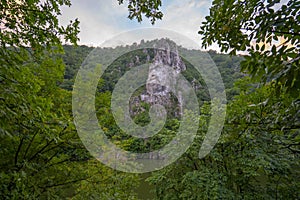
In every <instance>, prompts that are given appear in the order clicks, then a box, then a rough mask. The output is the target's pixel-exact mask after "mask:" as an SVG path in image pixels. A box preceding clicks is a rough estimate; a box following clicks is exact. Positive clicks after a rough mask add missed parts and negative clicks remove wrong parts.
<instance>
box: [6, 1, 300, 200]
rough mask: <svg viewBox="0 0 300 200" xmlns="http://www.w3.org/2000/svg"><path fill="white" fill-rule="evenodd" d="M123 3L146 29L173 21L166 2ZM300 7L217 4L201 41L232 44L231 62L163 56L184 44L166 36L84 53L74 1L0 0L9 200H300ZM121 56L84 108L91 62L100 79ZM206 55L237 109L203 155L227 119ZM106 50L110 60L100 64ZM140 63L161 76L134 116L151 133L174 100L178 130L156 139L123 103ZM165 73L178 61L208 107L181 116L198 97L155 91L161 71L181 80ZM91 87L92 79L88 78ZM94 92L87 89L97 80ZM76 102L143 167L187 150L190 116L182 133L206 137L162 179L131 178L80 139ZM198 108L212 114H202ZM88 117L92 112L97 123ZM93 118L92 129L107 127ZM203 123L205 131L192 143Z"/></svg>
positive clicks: (167, 127) (144, 90)
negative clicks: (127, 122) (118, 105)
mask: <svg viewBox="0 0 300 200" xmlns="http://www.w3.org/2000/svg"><path fill="white" fill-rule="evenodd" d="M118 2H119V3H120V4H126V5H127V6H128V12H129V18H130V19H137V20H138V21H139V22H141V21H142V20H143V18H144V17H146V18H149V19H150V20H151V23H152V24H155V21H156V20H159V19H163V13H162V12H161V11H160V8H161V5H162V2H161V0H149V1H138V0H132V1H128V2H127V1H123V0H118ZM145 2H147V3H145ZM299 5H300V4H299V1H296V0H289V1H288V2H287V3H282V2H280V1H277V0H270V1H262V0H255V1H238V0H233V1H223V0H213V1H212V6H211V8H210V13H209V16H207V17H206V18H205V20H204V22H203V23H202V25H201V27H200V31H199V34H201V35H202V39H203V41H202V45H203V47H204V48H206V49H209V47H210V46H211V45H212V44H217V45H218V46H219V47H220V50H221V52H222V53H217V52H216V51H214V50H207V51H205V52H203V51H199V50H191V49H186V48H184V47H181V46H177V47H176V49H178V51H177V50H176V51H174V52H169V51H168V50H167V48H166V49H162V50H161V49H160V50H157V49H156V48H154V46H153V45H154V44H157V43H160V42H163V43H166V41H167V42H168V43H172V45H174V44H173V43H174V42H172V41H171V40H169V39H166V38H164V39H162V38H157V39H156V40H152V41H144V40H142V41H136V43H133V44H132V45H127V46H119V47H116V48H94V47H89V46H85V45H78V44H77V42H78V40H79V38H78V34H79V21H78V20H77V19H74V20H71V21H69V23H67V24H66V25H60V23H59V16H60V15H61V14H62V13H63V12H62V10H61V7H63V6H67V7H68V6H71V2H70V1H69V0H64V1H62V0H43V1H39V0H30V1H29V0H19V1H7V0H0V156H1V157H0V199H3V200H10V199H13V200H15V199H24V200H25V199H26V200H27V199H80V200H81V199H104V200H111V199H124V200H125V199H126V200H127V199H164V200H170V199H171V200H173V199H174V200H176V199H194V200H200V199H241V200H242V199H243V200H244V199H247V200H248V199H249V200H250V199H251V200H252V199H253V200H257V199H284V200H285V199H291V200H294V199H299V197H300V154H299V153H300V135H299V134H300V87H299V86H300V84H299V83H300V79H299V70H300V64H299V62H300V56H299V55H300V53H299V49H300V46H299V40H300V33H299V32H300V31H299V30H300V28H299V24H300V23H299V21H300V20H299V19H300V18H299V16H300V11H299V10H300V6H299ZM184 25H185V24H184ZM280 38H281V39H280ZM280 41H283V42H280ZM67 44H68V45H67ZM149 46H153V48H149ZM146 47H147V48H146ZM137 49H138V50H137ZM93 51H94V54H92V55H91V54H90V53H91V52H93ZM120 52H127V53H125V54H123V55H121V56H119V57H118V59H115V60H113V62H111V63H109V64H108V67H107V68H106V70H104V71H103V76H102V77H101V78H100V79H99V81H98V82H97V84H98V85H96V92H95V93H94V94H92V98H90V96H91V95H90V94H91V93H86V94H87V95H86V96H84V95H83V96H82V99H89V98H90V99H92V102H93V105H90V106H86V105H85V104H84V103H85V101H78V99H77V102H76V98H74V96H76V92H77V91H78V90H76V89H78V87H77V88H76V86H74V83H75V80H76V77H77V73H78V71H79V69H80V67H82V66H83V67H85V68H87V69H90V68H93V67H95V68H96V69H97V70H100V71H101V66H104V65H105V64H107V63H106V62H109V61H110V59H109V58H110V57H113V55H119V53H120ZM178 52H180V53H178ZM239 52H243V54H244V56H241V55H239ZM97 53H98V54H97ZM204 54H206V55H209V56H210V57H211V58H212V60H213V61H214V63H215V64H216V66H217V67H218V69H219V71H220V74H221V76H222V79H223V82H224V85H225V91H222V87H216V88H214V89H215V90H220V91H218V92H219V93H217V94H224V92H225V93H226V96H227V100H228V101H227V102H226V101H224V102H221V104H225V103H226V117H225V121H224V126H223V127H222V129H221V130H222V131H221V134H220V137H219V138H218V140H217V143H216V144H215V145H214V146H213V148H212V150H211V151H210V152H209V153H208V154H207V155H206V156H204V157H201V156H199V149H201V148H202V145H203V141H205V140H206V139H207V132H208V130H212V132H214V130H216V129H215V127H212V128H211V129H209V128H210V123H211V121H213V120H212V118H213V116H215V118H216V119H219V118H222V116H221V115H215V113H219V112H218V110H217V109H215V107H214V103H216V102H214V99H211V98H210V95H209V94H208V87H207V84H208V83H206V82H205V81H204V77H202V74H200V73H198V72H197V70H195V66H193V65H192V64H191V60H192V59H193V58H194V59H199V58H200V59H202V58H204V57H202V56H203V55H204ZM97 55H100V56H102V57H103V58H107V59H102V60H101V61H102V62H98V59H97ZM186 57H189V58H190V59H186ZM86 58H89V60H88V61H86ZM208 60H210V59H208ZM205 61H207V60H205ZM141 64H149V66H148V67H149V68H147V69H149V70H148V72H149V74H151V75H155V76H156V77H155V78H156V79H155V78H153V79H150V78H151V77H150V78H149V77H148V78H147V81H148V80H149V81H148V82H147V84H146V85H142V86H140V87H139V88H137V89H136V90H135V91H134V93H133V94H132V95H131V96H130V98H128V100H129V113H130V116H125V115H124V116H125V117H127V118H129V117H130V119H132V120H133V121H134V122H135V124H137V125H139V126H141V127H144V126H147V125H148V124H149V123H151V121H150V118H151V116H150V115H151V112H150V111H151V106H153V105H155V104H158V103H161V104H162V105H163V106H164V107H165V108H166V109H165V110H166V114H165V115H166V121H165V124H162V128H161V129H160V130H159V131H158V133H156V134H155V135H153V136H151V137H145V138H143V137H134V136H131V135H130V134H128V133H127V132H126V131H124V130H123V129H122V128H120V126H119V125H118V124H117V122H116V119H115V117H116V115H114V113H113V106H112V96H113V92H114V89H115V87H116V84H117V83H118V81H119V80H120V77H122V76H124V75H126V72H128V71H129V70H131V69H134V68H137V67H138V66H139V65H141ZM160 64H163V65H162V66H164V65H165V64H170V66H171V67H173V69H175V70H174V71H175V72H172V73H173V75H174V74H175V75H174V77H175V78H176V77H179V74H182V75H183V76H184V78H185V79H186V80H188V82H189V83H190V85H191V86H192V92H194V93H195V95H196V97H197V98H196V101H197V103H198V104H195V105H197V107H196V106H195V107H192V108H191V107H189V108H191V109H190V110H189V109H186V110H184V109H182V104H188V103H189V101H184V100H182V99H181V97H182V96H184V95H186V94H187V95H186V96H185V97H186V99H187V100H191V98H190V96H189V94H190V93H188V92H190V91H188V92H187V93H181V96H180V94H179V92H178V93H176V92H173V91H172V90H171V89H172V88H171V87H170V88H171V89H170V88H167V87H162V86H163V85H159V84H156V83H157V81H158V80H162V79H159V78H161V77H158V75H159V74H160V75H162V77H164V81H166V78H165V77H167V75H169V74H171V73H167V71H168V70H165V69H164V68H163V67H161V68H160V69H159V68H155V67H158V66H160ZM206 69H207V70H208V71H209V70H210V69H209V68H206ZM97 70H96V71H97ZM155 70H157V71H155ZM96 71H88V72H91V73H90V74H89V75H90V76H88V77H93V76H97V73H94V72H96ZM143 72H144V71H143ZM164 72H166V73H164ZM141 74H143V73H140V74H139V73H138V74H137V75H136V76H135V77H133V78H131V79H138V76H139V75H141ZM84 78H86V77H83V78H82V77H79V78H78V80H79V82H80V81H82V82H84ZM126 81H127V80H125V81H123V83H124V85H125V86H126V84H125V82H126ZM129 81H130V80H128V82H129ZM210 81H212V82H213V81H214V80H210ZM87 83H88V82H87ZM176 83H177V82H176ZM179 85H180V84H179ZM216 85H217V86H219V85H218V84H216ZM85 87H86V88H85ZM79 88H80V87H79ZM81 88H83V89H87V90H88V89H89V85H84V84H83V85H82V86H81ZM121 88H122V87H121ZM220 88H221V89H220ZM168 89H169V90H168ZM183 89H185V88H184V87H183ZM92 92H93V91H92ZM125 92H126V91H124V93H125ZM172 92H173V93H172ZM180 92H182V91H180ZM120 93H121V94H123V93H122V91H121V92H120ZM120 93H119V94H120ZM182 94H183V95H182ZM176 95H177V96H176ZM119 97H120V98H121V97H123V96H122V95H120V96H119ZM74 99H75V100H74ZM82 99H81V100H82ZM72 100H73V101H72ZM79 100H80V99H79ZM74 102H75V103H79V105H80V106H81V107H80V108H81V110H87V111H90V110H93V109H95V111H96V113H95V116H96V117H95V118H97V122H96V124H97V125H100V127H101V130H102V131H103V132H104V135H105V136H107V138H108V140H109V141H111V142H112V143H113V144H114V145H115V146H117V148H119V149H122V150H126V151H127V152H134V153H141V154H139V155H141V156H136V157H134V158H132V160H146V161H147V162H144V166H136V165H132V166H130V167H131V168H135V167H145V165H147V164H148V165H149V166H151V164H152V163H154V162H155V161H162V162H163V161H165V160H167V158H168V157H167V156H166V155H165V154H159V153H152V152H155V150H158V149H161V148H162V147H164V146H167V145H166V144H170V143H171V144H172V145H173V146H172V149H171V150H174V151H172V152H169V153H170V154H171V153H173V152H175V154H176V153H177V150H178V149H180V148H181V147H182V143H183V141H181V140H179V141H174V140H173V139H174V138H175V137H176V136H177V133H178V131H179V130H180V127H181V122H182V121H183V120H185V119H186V120H187V123H186V124H185V125H186V126H185V130H184V131H183V132H182V133H183V134H182V135H183V137H182V138H183V139H187V140H189V139H193V140H192V142H191V145H190V146H189V147H188V148H187V149H186V151H184V153H183V154H182V155H180V156H179V157H178V159H175V160H174V162H172V163H171V164H169V165H167V166H164V167H162V168H160V169H159V170H155V171H153V170H149V171H151V172H149V173H127V172H128V171H129V172H130V169H129V170H128V171H127V172H122V171H118V170H116V167H109V166H107V165H106V164H107V163H105V164H104V163H103V162H100V160H101V158H103V157H101V156H102V155H99V156H98V155H94V156H92V152H90V151H88V150H87V146H85V145H84V144H85V143H84V139H85V138H83V137H79V136H80V134H79V130H80V131H82V130H83V131H87V130H89V128H90V127H89V124H83V126H82V127H83V128H82V129H78V123H76V121H75V118H76V117H78V113H76V112H74V104H75V103H74ZM82 102H83V103H82ZM117 102H118V101H117ZM182 102H183V103H182ZM72 103H73V105H72ZM80 103H82V104H80ZM217 103H218V102H217ZM72 106H73V107H72ZM91 107H92V108H91ZM198 108H199V110H200V112H199V113H200V114H199V115H195V112H194V110H197V109H198ZM185 111H186V112H185ZM120 113H121V112H120ZM149 113H150V114H149ZM186 113H187V117H183V116H184V114H186ZM79 114H80V113H79ZM89 114H90V113H87V117H91V116H92V115H89ZM158 114H159V113H158ZM93 116H94V115H93ZM93 116H92V117H93ZM122 116H123V115H122ZM79 117H82V116H79ZM83 117H86V116H83ZM92 117H91V118H87V119H88V120H87V121H89V120H90V119H92V120H91V121H93V122H94V121H96V120H93V118H92ZM125 117H124V118H125ZM155 117H157V118H158V117H159V116H158V115H157V116H155ZM216 121H218V120H216ZM195 122H196V123H195ZM191 124H197V126H196V131H195V133H196V134H195V136H193V138H190V132H192V131H191V130H193V129H192V128H191V127H192V126H191ZM215 125H216V124H215ZM217 125H218V124H217ZM76 128H77V129H76ZM92 128H93V127H92ZM92 128H91V129H92ZM131 130H133V129H131ZM139 134H140V135H142V136H143V134H144V133H143V132H142V131H141V132H140V133H139ZM140 135H138V136H140ZM89 136H90V137H89V141H92V142H93V139H94V138H96V139H97V138H104V137H103V135H101V134H100V131H99V130H97V131H95V132H93V135H89ZM184 136H186V137H184ZM97 145H98V146H96V149H97V150H99V149H100V150H103V149H104V151H105V150H106V149H105V146H104V142H102V143H99V144H97ZM117 148H115V149H113V150H116V149H117ZM148 152H150V153H149V154H147V153H148ZM142 153H144V154H142ZM132 155H133V156H135V155H136V154H132ZM104 156H106V160H109V161H110V160H113V159H115V157H116V158H120V159H119V160H117V161H118V162H115V163H113V164H115V165H119V166H120V165H123V164H124V163H126V161H127V160H126V159H124V157H123V156H124V155H123V154H122V155H121V154H120V155H119V154H116V153H114V152H112V151H108V153H107V154H105V155H104ZM118 156H119V157H118ZM101 161H103V160H101ZM119 161H120V162H119ZM129 164H131V163H129ZM110 166H111V165H110ZM146 167H147V166H146ZM123 171H124V170H123Z"/></svg>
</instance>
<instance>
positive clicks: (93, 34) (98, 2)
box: [60, 0, 211, 46]
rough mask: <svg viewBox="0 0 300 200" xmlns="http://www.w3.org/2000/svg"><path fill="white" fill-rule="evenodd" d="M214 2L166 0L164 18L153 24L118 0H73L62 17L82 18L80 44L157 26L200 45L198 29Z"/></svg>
mask: <svg viewBox="0 0 300 200" xmlns="http://www.w3.org/2000/svg"><path fill="white" fill-rule="evenodd" d="M125 2H126V0H125ZM210 6H211V0H163V5H162V11H163V13H164V17H163V20H159V21H157V22H156V24H155V25H154V26H152V25H151V23H150V21H149V20H148V19H146V18H144V21H143V22H142V23H138V22H137V21H136V20H129V19H128V18H127V16H128V11H127V7H126V5H118V3H117V0H73V1H72V6H71V7H70V8H69V7H64V8H63V9H62V17H61V18H60V21H61V23H62V24H67V23H68V22H69V20H71V19H75V18H78V19H79V21H80V34H79V38H80V42H79V44H85V45H91V46H101V44H102V43H103V42H104V41H106V40H108V39H110V38H112V37H113V36H116V35H118V34H120V33H123V32H126V31H131V30H134V29H139V28H147V27H148V28H149V27H154V28H162V29H169V30H173V31H176V32H178V33H180V34H182V35H184V36H186V37H188V38H189V39H191V40H193V41H195V42H196V43H197V44H199V45H200V44H201V40H200V35H198V34H197V32H198V31H199V26H200V25H201V22H202V21H203V19H204V17H205V16H206V15H208V14H209V7H210ZM146 39H147V38H146Z"/></svg>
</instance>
